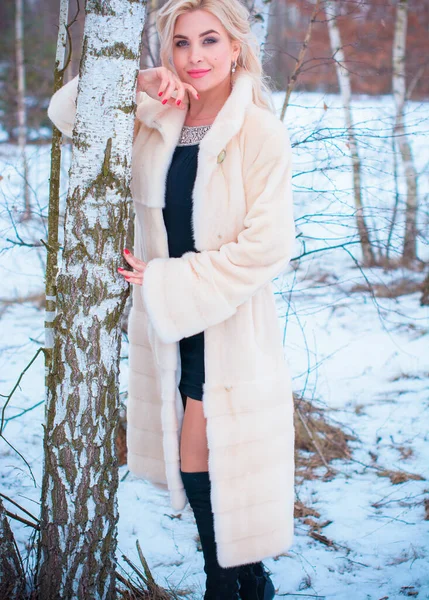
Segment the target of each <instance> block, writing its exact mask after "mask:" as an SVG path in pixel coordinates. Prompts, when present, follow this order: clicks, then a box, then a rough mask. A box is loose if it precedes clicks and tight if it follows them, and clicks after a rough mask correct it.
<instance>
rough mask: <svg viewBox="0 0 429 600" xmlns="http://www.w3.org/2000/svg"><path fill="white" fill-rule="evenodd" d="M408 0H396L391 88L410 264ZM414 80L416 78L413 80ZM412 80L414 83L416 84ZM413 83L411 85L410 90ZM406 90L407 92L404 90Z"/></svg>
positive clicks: (413, 210)
mask: <svg viewBox="0 0 429 600" xmlns="http://www.w3.org/2000/svg"><path fill="white" fill-rule="evenodd" d="M407 22H408V0H398V3H397V6H396V20H395V36H394V40H393V60H392V62H393V74H392V90H393V98H394V100H395V107H396V122H395V129H394V131H395V137H396V139H397V142H398V146H399V152H400V155H401V158H402V163H403V165H404V171H405V182H406V187H407V200H406V207H405V232H404V241H403V249H402V259H403V261H404V263H405V264H411V263H412V262H413V261H415V260H416V258H417V173H416V169H415V167H414V163H413V157H412V153H411V147H410V144H409V143H408V139H407V134H406V131H405V123H404V117H405V114H404V113H405V104H406V101H407V95H408V94H409V92H410V90H408V91H407V83H406V75H407V70H406V62H405V60H406V45H407ZM415 81H416V80H415ZM415 81H414V84H415ZM412 87H413V85H412V86H411V90H412ZM407 92H408V93H407Z"/></svg>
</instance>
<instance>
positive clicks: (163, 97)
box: [137, 67, 199, 110]
mask: <svg viewBox="0 0 429 600" xmlns="http://www.w3.org/2000/svg"><path fill="white" fill-rule="evenodd" d="M137 92H146V94H147V95H148V96H150V97H151V98H153V99H154V100H159V101H160V102H162V104H167V103H168V104H170V105H171V106H176V107H177V108H179V109H182V110H183V109H184V108H186V107H185V106H184V105H183V102H182V100H183V98H184V96H185V93H188V94H193V95H194V96H195V98H196V99H197V100H199V96H198V92H197V90H196V89H195V88H194V87H193V86H192V85H191V84H189V83H183V81H181V80H180V79H179V78H178V77H177V75H176V74H175V73H173V72H172V71H170V70H169V69H167V68H166V67H154V68H152V69H144V70H143V71H139V75H138V78H137ZM173 92H177V94H176V98H173V97H172V93H173Z"/></svg>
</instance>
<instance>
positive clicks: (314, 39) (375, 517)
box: [0, 0, 429, 600]
mask: <svg viewBox="0 0 429 600" xmlns="http://www.w3.org/2000/svg"><path fill="white" fill-rule="evenodd" d="M242 2H243V3H244V4H245V5H246V7H247V8H248V9H249V11H250V14H251V19H252V28H253V30H254V32H255V34H256V35H257V38H258V41H259V44H260V50H261V56H262V61H263V65H264V71H265V73H266V74H267V75H268V76H269V79H270V87H271V89H272V92H273V100H274V103H275V106H276V109H277V115H278V117H279V119H280V121H281V122H282V123H283V125H284V127H286V129H287V131H288V133H289V136H290V140H291V144H292V149H293V199H294V217H295V223H296V232H297V235H296V240H295V246H294V252H293V257H292V259H291V261H290V263H289V265H288V267H287V269H286V270H285V271H284V272H283V273H281V274H280V275H279V276H278V277H276V278H275V279H274V280H273V287H274V290H275V303H276V309H277V314H278V319H279V328H280V330H281V334H282V336H283V346H284V355H285V360H287V362H288V364H289V366H290V370H291V373H292V379H293V396H294V425H295V505H294V543H293V545H292V547H291V548H290V550H289V551H288V552H285V553H284V554H280V555H278V556H276V557H274V558H268V559H267V560H266V561H264V563H265V564H266V566H267V567H268V569H269V570H270V572H271V574H272V578H273V581H274V582H275V588H276V598H277V597H278V598H283V597H284V598H291V599H305V598H309V599H313V598H319V599H326V600H331V599H338V600H346V599H347V600H395V599H397V600H399V599H401V598H404V597H415V598H419V599H424V598H426V599H429V482H428V478H429V469H428V465H429V447H428V435H429V434H428V432H429V386H428V383H429V248H428V240H429V2H428V0H393V1H392V2H383V1H382V0H365V1H364V0H242ZM164 4H165V1H164V0H86V1H85V0H3V1H2V2H1V3H0V223H1V242H0V244H1V245H0V281H1V293H0V331H1V336H0V342H1V343H0V395H1V398H0V406H1V424H0V432H1V440H0V465H1V466H0V474H1V480H0V482H1V484H0V600H59V599H70V600H71V599H76V600H99V599H100V600H101V599H106V600H112V599H114V598H115V599H123V600H132V599H160V600H167V599H170V598H171V599H177V600H178V599H181V598H189V599H193V600H198V599H200V598H202V597H203V590H204V582H205V573H204V571H203V556H202V551H201V544H200V539H199V536H198V532H197V529H196V525H195V520H194V516H193V514H192V511H191V509H190V507H189V505H188V506H186V507H185V509H184V510H183V511H174V510H172V508H171V506H170V503H169V498H168V493H167V491H165V490H163V489H158V488H157V487H154V486H153V485H152V484H151V483H149V482H147V481H145V480H144V479H142V478H138V477H136V476H134V475H133V474H132V473H131V472H130V470H129V469H128V466H127V445H126V431H127V412H126V408H127V398H128V386H127V381H128V372H129V368H130V366H129V360H128V356H129V344H130V340H129V337H128V316H129V314H130V307H131V303H132V285H130V284H129V283H126V282H125V281H124V280H123V279H122V278H121V277H119V276H118V273H117V267H125V266H126V264H125V263H124V259H123V258H122V249H123V248H133V236H134V217H135V215H134V211H133V205H132V202H131V198H130V194H129V182H130V162H131V151H132V132H133V127H134V119H135V102H134V99H135V84H136V77H137V72H138V69H147V68H150V67H156V66H159V65H160V48H159V39H158V36H157V32H156V27H155V16H156V14H157V11H158V10H159V9H160V8H161V7H162V6H163V5H164ZM103 44H104V45H103ZM100 48H102V51H101V50H100ZM77 74H79V75H80V78H81V80H82V81H83V82H84V83H82V89H81V91H80V92H79V94H81V98H82V100H81V102H80V103H79V101H80V99H79V97H78V104H77V106H78V113H77V125H76V130H75V132H74V137H73V142H72V141H71V139H70V138H67V137H66V136H63V135H62V134H61V132H60V131H59V130H58V129H57V128H56V127H54V126H53V124H52V123H51V121H50V120H49V118H48V116H47V108H48V105H49V101H50V98H51V96H52V94H53V93H54V92H55V91H56V90H58V89H60V88H61V86H63V85H64V84H66V83H67V82H69V81H70V80H71V79H72V78H73V77H75V76H76V75H77ZM85 82H87V83H86V84H85ZM85 85H87V88H86V90H85ZM112 111H113V113H114V115H115V118H114V126H113V130H111V129H110V128H109V127H110V126H109V127H107V126H106V124H105V118H106V115H107V114H112ZM115 111H116V112H115ZM112 131H113V133H112ZM83 134H85V135H83ZM82 187H83V188H84V189H85V193H83V194H81V193H79V190H80V189H82ZM143 285H144V283H143ZM172 294H174V290H172Z"/></svg>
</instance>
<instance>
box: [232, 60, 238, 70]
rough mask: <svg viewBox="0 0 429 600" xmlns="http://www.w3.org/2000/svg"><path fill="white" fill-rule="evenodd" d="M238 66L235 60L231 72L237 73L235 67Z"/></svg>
mask: <svg viewBox="0 0 429 600" xmlns="http://www.w3.org/2000/svg"><path fill="white" fill-rule="evenodd" d="M236 66H237V61H236V60H235V61H234V63H233V65H232V69H231V73H235V67H236Z"/></svg>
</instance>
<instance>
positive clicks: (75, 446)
mask: <svg viewBox="0 0 429 600" xmlns="http://www.w3.org/2000/svg"><path fill="white" fill-rule="evenodd" d="M144 17H145V2H144V0H87V3H86V22H85V30H84V41H83V52H82V60H81V64H80V80H79V90H78V97H77V114H76V119H75V124H74V134H73V153H72V164H71V170H70V183H69V191H68V197H67V206H66V214H65V231H64V250H63V256H62V267H61V270H60V273H59V275H58V278H57V289H58V293H57V301H58V313H57V316H56V318H55V321H54V326H55V330H56V331H55V339H54V349H53V368H52V372H51V373H50V375H49V387H48V395H47V403H46V429H45V440H44V451H45V463H44V473H43V485H42V502H41V511H42V512H41V521H40V523H41V535H40V556H39V561H38V582H37V583H38V592H39V597H40V598H43V599H44V600H54V599H55V600H57V599H58V598H61V599H62V600H72V599H73V600H80V599H82V600H88V599H89V598H91V599H92V600H100V599H103V600H104V599H109V600H110V599H113V598H115V597H116V591H115V580H116V572H115V567H116V560H115V553H116V548H117V520H118V511H117V499H116V493H117V486H118V461H117V456H116V436H117V429H118V424H119V412H120V403H119V388H118V379H119V357H120V349H121V316H122V311H123V308H124V305H125V302H126V300H127V297H128V296H129V287H128V285H127V284H126V283H125V282H124V281H123V279H122V278H121V276H119V274H118V273H117V268H118V267H119V266H124V264H125V261H124V260H123V258H122V248H123V246H124V240H125V236H126V231H127V227H128V221H129V205H130V202H131V201H130V191H129V184H130V177H131V173H130V168H131V149H132V135H133V127H134V108H135V104H134V99H135V85H136V79H137V74H138V68H139V61H140V52H141V35H142V30H143V24H144Z"/></svg>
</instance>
